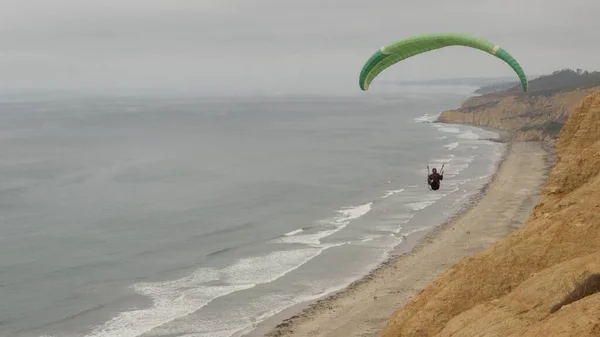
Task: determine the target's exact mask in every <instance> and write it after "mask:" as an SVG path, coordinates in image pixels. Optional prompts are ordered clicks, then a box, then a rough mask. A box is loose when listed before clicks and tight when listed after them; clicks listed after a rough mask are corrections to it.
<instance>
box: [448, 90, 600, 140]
mask: <svg viewBox="0 0 600 337" xmlns="http://www.w3.org/2000/svg"><path fill="white" fill-rule="evenodd" d="M598 89H600V86H596V87H591V88H576V89H565V90H556V91H538V92H533V93H531V94H519V93H514V92H500V93H491V94H486V95H482V96H479V97H472V98H470V99H468V100H467V101H465V102H464V103H463V104H462V106H461V107H460V108H459V109H455V110H448V111H444V112H442V113H441V114H440V116H439V118H438V121H440V122H446V123H460V124H463V123H464V124H474V125H481V126H488V127H493V128H495V129H499V130H504V131H508V132H509V133H510V134H511V135H512V138H513V139H514V140H519V141H527V140H551V139H554V138H555V137H556V136H557V134H558V131H559V130H560V128H561V127H562V125H563V124H564V122H565V121H566V119H567V117H568V114H569V111H572V109H573V108H574V107H575V105H576V104H577V103H579V102H581V100H582V99H583V98H584V97H586V96H588V95H589V94H591V93H593V92H595V91H597V90H598Z"/></svg>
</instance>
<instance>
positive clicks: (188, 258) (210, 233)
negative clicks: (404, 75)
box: [0, 87, 504, 337]
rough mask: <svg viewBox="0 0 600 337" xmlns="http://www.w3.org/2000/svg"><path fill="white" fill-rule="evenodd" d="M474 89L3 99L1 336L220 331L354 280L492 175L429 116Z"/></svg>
mask: <svg viewBox="0 0 600 337" xmlns="http://www.w3.org/2000/svg"><path fill="white" fill-rule="evenodd" d="M468 95H469V91H464V90H458V89H457V88H456V87H442V88H438V90H436V91H435V92H434V93H432V92H431V91H430V89H428V88H427V87H424V88H417V89H414V88H413V90H404V91H403V89H402V88H398V92H396V93H394V94H386V95H377V94H370V95H359V96H348V97H341V96H340V97H300V96H297V97H237V98H236V97H176V96H173V97H166V96H165V97H143V96H141V97H140V96H137V97H91V96H66V97H56V98H53V97H52V96H45V97H43V98H39V99H25V98H23V97H19V98H18V99H15V98H10V97H8V98H7V97H4V98H2V99H1V100H0V140H1V141H0V178H1V181H2V184H1V185H0V216H1V218H0V335H1V336H15V337H22V336H35V337H38V336H57V337H58V336H65V337H71V336H85V337H101V336H102V337H104V336H106V337H108V336H110V337H114V336H118V337H136V336H148V337H150V336H171V337H175V336H186V337H192V336H193V337H230V336H233V335H235V334H240V333H243V332H248V331H250V330H252V328H253V327H254V326H256V324H258V323H260V322H261V321H263V320H265V319H266V318H268V317H270V316H272V315H274V314H276V313H278V312H280V311H282V310H284V309H286V308H289V307H291V306H293V305H295V304H298V303H301V302H303V301H307V300H311V299H315V298H318V297H320V296H323V295H324V294H327V293H329V292H331V291H334V290H338V289H340V288H341V287H344V286H346V285H348V284H349V283H351V282H352V281H354V280H356V279H358V278H360V277H361V276H363V275H365V274H366V273H368V271H369V270H370V269H372V268H374V267H376V266H377V264H378V263H380V262H382V261H383V260H384V259H386V257H388V256H389V253H390V252H391V251H392V249H393V248H394V247H397V246H398V245H401V244H403V242H405V240H406V236H407V235H417V234H419V233H421V234H422V233H425V232H426V231H428V230H430V229H431V228H433V227H435V226H436V225H439V224H440V223H441V222H443V221H444V220H445V219H447V218H448V217H449V216H451V215H452V214H454V213H456V212H457V211H458V210H460V209H461V207H464V205H465V204H466V203H467V202H468V200H469V198H470V197H472V196H473V195H474V194H476V193H477V191H478V190H479V189H480V188H481V187H482V186H483V185H484V184H485V183H486V182H487V181H488V180H489V178H490V177H491V175H492V174H493V172H494V169H495V167H496V165H497V163H498V161H499V160H500V158H501V155H502V152H503V151H504V145H503V144H501V143H497V142H492V141H489V140H487V139H488V138H493V137H495V136H496V134H495V133H493V132H490V131H484V130H481V129H478V128H474V127H470V126H462V125H448V124H439V123H432V122H433V121H434V120H435V118H436V117H437V115H438V114H439V112H440V111H442V110H445V109H451V108H454V107H456V106H458V105H459V104H460V103H461V102H462V101H463V100H464V99H466V98H467V97H468ZM442 164H443V165H444V180H443V181H442V185H441V188H440V190H438V191H431V190H429V189H428V187H427V184H426V175H427V166H428V165H429V166H430V167H437V168H438V170H439V168H440V167H441V165H442Z"/></svg>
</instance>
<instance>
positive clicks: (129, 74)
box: [0, 0, 600, 94]
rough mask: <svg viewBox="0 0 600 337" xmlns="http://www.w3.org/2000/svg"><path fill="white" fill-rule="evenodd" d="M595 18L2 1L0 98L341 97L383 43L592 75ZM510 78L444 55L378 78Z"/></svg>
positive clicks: (599, 43) (565, 11)
mask: <svg viewBox="0 0 600 337" xmlns="http://www.w3.org/2000/svg"><path fill="white" fill-rule="evenodd" d="M598 13H600V0H570V1H566V0H560V1H558V0H501V1H498V0H368V1H367V0H179V1H177V0H0V45H1V46H2V52H1V53H0V88H88V89H94V88H104V89H107V88H108V89H119V88H170V89H174V90H177V89H179V88H194V90H199V91H202V92H203V93H228V94H231V93H237V92H239V93H244V92H246V93H247V92H262V93H293V92H302V93H306V92H310V93H313V92H331V93H334V92H335V93H351V92H355V91H357V90H359V89H358V74H359V72H360V68H361V67H362V65H363V64H364V62H365V61H366V60H367V58H368V57H369V56H370V55H371V54H372V53H373V52H374V51H376V50H377V49H378V48H380V47H381V46H382V45H384V44H386V43H389V42H392V41H394V40H397V39H401V38H404V37H407V36H410V35H413V34H421V33H432V32H445V31H455V32H464V33H470V34H473V35H478V36H481V37H484V38H487V39H488V40H490V41H492V42H494V43H496V44H498V45H500V46H502V47H504V48H506V49H507V50H508V51H509V52H510V53H511V54H512V55H513V56H514V57H515V58H517V60H518V61H519V62H520V63H521V65H522V66H523V68H524V69H525V71H526V72H527V73H528V74H542V73H548V72H552V71H553V70H556V69H561V68H566V67H570V68H583V69H587V70H600V58H599V55H600V20H598V18H597V17H598ZM513 75H514V74H513V73H512V70H511V69H510V67H508V65H506V64H504V63H503V62H502V61H500V60H498V59H495V58H493V57H491V56H489V55H486V54H484V53H482V52H480V51H476V50H472V49H468V48H459V47H455V48H447V49H443V50H440V51H436V52H433V53H429V54H425V55H420V56H417V57H415V58H413V59H410V60H407V61H405V62H403V63H402V64H398V65H396V66H395V67H393V69H389V71H386V72H385V74H383V75H382V76H381V79H382V80H395V79H398V80H406V79H418V78H437V77H442V78H446V77H454V76H468V77H471V76H513ZM378 79H379V78H378ZM378 79H376V80H375V81H374V83H373V84H372V87H371V89H370V90H376V89H377V80H378ZM515 79H516V77H515Z"/></svg>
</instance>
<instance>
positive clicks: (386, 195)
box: [382, 188, 404, 199]
mask: <svg viewBox="0 0 600 337" xmlns="http://www.w3.org/2000/svg"><path fill="white" fill-rule="evenodd" d="M403 191H404V189H403V188H401V189H399V190H389V191H385V194H384V195H383V196H382V198H383V199H386V198H389V197H391V196H392V195H394V194H398V193H400V192H403Z"/></svg>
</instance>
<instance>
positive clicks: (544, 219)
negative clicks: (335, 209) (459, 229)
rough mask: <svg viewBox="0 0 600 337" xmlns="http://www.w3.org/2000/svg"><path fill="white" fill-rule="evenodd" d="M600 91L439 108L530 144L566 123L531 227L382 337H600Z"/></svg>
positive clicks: (438, 283) (446, 279) (421, 301)
mask: <svg viewBox="0 0 600 337" xmlns="http://www.w3.org/2000/svg"><path fill="white" fill-rule="evenodd" d="M598 89H599V87H589V88H584V89H575V90H568V91H564V90H563V91H559V92H553V93H547V92H546V93H537V94H536V93H534V94H530V95H520V96H519V95H513V94H509V93H501V94H497V95H494V94H491V95H489V94H488V95H484V96H481V97H475V98H472V99H471V100H469V101H467V102H465V104H464V105H463V106H462V107H461V109H457V110H452V111H447V112H444V113H442V115H441V118H440V120H442V121H447V122H452V123H456V122H462V123H469V124H475V125H482V126H492V127H495V128H498V129H502V130H506V131H511V133H512V134H513V137H514V138H517V139H519V138H521V139H528V140H529V139H536V138H538V139H546V137H551V136H549V135H548V134H549V132H548V130H545V129H544V127H546V126H547V123H548V122H549V121H554V120H556V121H557V123H559V122H560V120H561V119H563V120H564V121H565V122H564V125H562V124H561V126H562V128H559V130H560V131H559V132H558V138H557V139H556V143H555V149H556V159H557V162H556V164H555V166H554V168H553V169H552V171H551V173H550V176H549V178H548V180H547V181H546V183H545V185H544V187H543V189H542V191H541V196H540V199H539V202H538V204H537V205H536V207H535V208H534V210H533V211H532V212H531V214H530V216H529V218H528V220H527V221H526V222H525V224H524V225H523V226H522V227H521V228H520V229H518V230H516V231H515V232H513V233H511V234H509V235H508V236H506V237H505V238H503V239H501V240H499V241H497V242H496V243H494V244H493V245H492V246H491V247H489V248H488V249H486V250H484V251H482V252H479V253H476V254H474V255H471V256H469V257H466V258H464V259H462V260H461V261H460V262H459V263H457V264H455V265H454V266H452V267H450V268H449V269H448V270H447V271H446V272H444V273H443V274H442V275H441V276H440V277H438V278H437V279H435V280H434V281H433V282H431V283H430V284H429V285H427V286H426V287H425V288H424V289H423V290H422V291H421V292H420V293H419V294H418V295H417V296H415V297H414V298H412V300H411V301H410V302H409V303H408V304H406V305H405V306H403V307H402V308H401V309H399V310H398V311H397V312H395V313H394V314H393V315H392V317H391V318H390V320H389V321H388V323H387V325H386V326H385V328H384V330H383V332H382V334H381V336H382V337H400V336H402V337H405V336H406V337H409V336H410V337H417V336H418V337H424V336H436V337H442V336H444V337H446V336H447V337H449V336H452V337H459V336H465V337H467V336H468V337H471V336H498V337H500V336H502V337H508V336H513V337H516V336H531V337H533V336H578V337H579V336H600V192H599V190H600V171H599V168H600V90H598ZM536 111H538V112H539V113H536ZM523 125H530V126H531V130H534V129H535V126H536V125H537V126H538V130H537V131H538V132H539V134H536V133H533V132H531V133H527V132H526V131H527V130H521V129H522V128H523ZM515 193H518V191H515ZM390 296H393V295H390Z"/></svg>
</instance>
